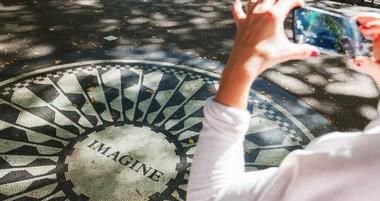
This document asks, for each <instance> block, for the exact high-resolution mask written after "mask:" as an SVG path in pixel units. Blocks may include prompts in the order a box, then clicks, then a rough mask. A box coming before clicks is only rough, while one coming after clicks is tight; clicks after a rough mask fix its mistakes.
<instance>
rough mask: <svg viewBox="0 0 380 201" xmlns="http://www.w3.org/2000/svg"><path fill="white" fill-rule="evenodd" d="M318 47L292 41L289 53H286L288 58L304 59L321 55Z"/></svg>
mask: <svg viewBox="0 0 380 201" xmlns="http://www.w3.org/2000/svg"><path fill="white" fill-rule="evenodd" d="M319 54H320V53H319V50H318V48H316V47H314V46H311V45H308V44H294V43H291V45H290V48H289V51H288V54H287V55H286V57H287V58H286V59H287V60H304V59H307V58H309V57H317V56H318V55H319Z"/></svg>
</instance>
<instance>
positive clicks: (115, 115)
mask: <svg viewBox="0 0 380 201" xmlns="http://www.w3.org/2000/svg"><path fill="white" fill-rule="evenodd" d="M111 117H112V119H113V120H114V121H115V120H116V119H117V114H116V112H112V113H111Z"/></svg>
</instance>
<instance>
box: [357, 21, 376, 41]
mask: <svg viewBox="0 0 380 201" xmlns="http://www.w3.org/2000/svg"><path fill="white" fill-rule="evenodd" d="M360 31H361V32H362V34H363V35H364V36H371V37H372V38H373V39H375V38H377V37H378V35H380V20H374V21H370V22H368V23H366V24H363V25H362V26H361V27H360Z"/></svg>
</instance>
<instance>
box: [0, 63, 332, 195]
mask: <svg viewBox="0 0 380 201" xmlns="http://www.w3.org/2000/svg"><path fill="white" fill-rule="evenodd" d="M218 84H219V74H218V73H213V72H210V71H208V70H205V69H203V68H195V67H189V66H187V65H177V64H172V63H164V62H158V61H147V60H128V59H124V60H95V61H85V62H77V63H72V64H66V65H61V66H54V67H51V68H45V69H44V70H38V71H34V72H30V73H27V74H24V75H21V76H18V77H14V78H11V79H8V80H5V81H3V82H0V200H115V201H116V200H185V195H186V184H187V181H188V177H189V167H190V166H191V162H192V157H193V154H194V149H195V147H196V145H197V140H198V135H199V131H200V129H201V127H202V124H201V121H202V117H203V111H202V109H203V104H204V101H205V100H206V99H207V98H209V97H212V96H214V95H215V93H216V91H217V89H218V86H219V85H218ZM284 99H286V101H284ZM249 110H250V112H251V113H252V118H251V126H250V129H249V131H248V133H247V135H246V140H245V142H244V145H245V159H246V168H247V170H249V171H252V170H257V169H263V168H266V167H272V166H277V165H278V164H279V163H280V162H281V160H282V159H283V158H284V157H285V156H286V155H287V154H288V153H289V152H290V151H292V150H295V149H302V148H303V147H304V146H305V145H306V144H308V142H310V140H312V139H313V138H315V137H316V136H317V135H319V134H321V133H324V132H326V131H328V130H331V129H332V127H331V126H330V125H329V124H328V122H327V121H326V120H325V119H324V118H323V117H322V116H320V115H319V114H318V113H316V112H314V111H313V110H312V109H311V108H309V107H308V106H306V105H304V104H303V103H301V102H299V101H298V100H297V99H296V98H294V97H293V96H291V95H289V94H287V93H286V92H285V91H283V90H281V89H280V88H278V87H276V86H274V85H272V84H271V83H268V82H266V81H265V80H262V79H259V80H258V81H257V82H256V83H255V85H254V86H253V88H252V91H251V96H250V100H249Z"/></svg>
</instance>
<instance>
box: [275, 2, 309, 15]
mask: <svg viewBox="0 0 380 201" xmlns="http://www.w3.org/2000/svg"><path fill="white" fill-rule="evenodd" d="M304 5H305V1H304V0H278V2H277V3H276V5H275V6H274V9H275V11H276V13H278V14H279V15H280V16H282V17H284V18H286V16H287V15H288V13H289V12H290V11H291V10H293V9H294V8H297V7H303V6H304Z"/></svg>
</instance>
